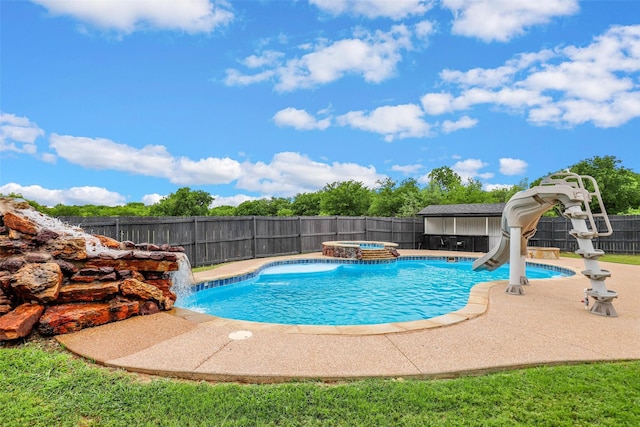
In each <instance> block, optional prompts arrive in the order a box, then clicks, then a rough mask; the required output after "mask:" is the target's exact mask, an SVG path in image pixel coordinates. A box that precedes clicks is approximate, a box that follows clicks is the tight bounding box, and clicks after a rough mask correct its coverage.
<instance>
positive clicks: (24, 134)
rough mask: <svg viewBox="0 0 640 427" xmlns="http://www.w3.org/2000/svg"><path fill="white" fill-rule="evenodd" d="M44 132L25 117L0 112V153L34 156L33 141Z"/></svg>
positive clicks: (35, 147)
mask: <svg viewBox="0 0 640 427" xmlns="http://www.w3.org/2000/svg"><path fill="white" fill-rule="evenodd" d="M43 135H44V131H43V130H42V129H40V128H39V127H38V125H37V124H35V123H33V122H32V121H30V120H29V119H27V118H26V117H18V116H16V115H15V114H8V113H1V112H0V152H2V151H15V152H17V153H27V154H35V153H36V151H37V146H36V145H35V141H36V139H37V138H38V137H40V136H43Z"/></svg>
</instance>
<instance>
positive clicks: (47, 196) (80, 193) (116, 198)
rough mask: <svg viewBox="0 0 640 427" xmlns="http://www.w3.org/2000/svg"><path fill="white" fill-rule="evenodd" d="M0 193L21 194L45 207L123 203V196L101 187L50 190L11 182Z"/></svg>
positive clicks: (0, 189)
mask: <svg viewBox="0 0 640 427" xmlns="http://www.w3.org/2000/svg"><path fill="white" fill-rule="evenodd" d="M0 193H2V194H9V193H15V194H21V195H22V197H24V198H25V199H29V200H35V201H37V202H38V203H40V204H41V205H45V206H55V205H57V204H63V205H86V204H93V205H104V206H117V205H123V204H124V203H125V197H124V196H122V195H121V194H118V193H115V192H113V191H109V190H107V189H106V188H102V187H89V186H84V187H71V188H66V189H58V190H51V189H47V188H43V187H41V186H39V185H27V186H23V185H20V184H16V183H13V182H12V183H8V184H5V185H2V186H0Z"/></svg>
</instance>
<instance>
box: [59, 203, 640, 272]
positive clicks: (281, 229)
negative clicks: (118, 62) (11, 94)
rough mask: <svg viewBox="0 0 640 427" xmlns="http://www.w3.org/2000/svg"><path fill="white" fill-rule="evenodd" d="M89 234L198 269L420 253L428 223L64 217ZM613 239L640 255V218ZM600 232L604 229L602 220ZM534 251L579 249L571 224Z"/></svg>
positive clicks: (621, 223) (619, 221)
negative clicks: (173, 256)
mask: <svg viewBox="0 0 640 427" xmlns="http://www.w3.org/2000/svg"><path fill="white" fill-rule="evenodd" d="M60 220H62V221H63V222H66V223H69V224H71V225H76V226H79V227H81V228H82V229H83V230H84V231H86V232H87V233H92V234H102V235H104V236H108V237H111V238H114V239H116V240H120V241H124V240H130V241H132V242H136V243H153V244H156V245H161V244H164V243H168V244H170V245H179V246H183V247H184V248H185V253H186V254H187V256H188V257H189V261H190V262H191V265H193V266H194V267H199V266H204V265H213V264H219V263H222V262H227V261H238V260H243V259H252V258H264V257H269V256H278V255H291V254H301V253H309V252H317V251H320V250H322V242H324V241H328V240H375V241H385V242H394V243H398V247H399V248H400V249H416V248H419V247H420V246H419V244H420V242H421V241H422V234H423V230H424V223H423V218H374V217H339V216H334V217H315V216H313V217H258V216H239V217H207V216H204V217H201V216H198V217H60ZM609 220H610V222H611V226H612V228H613V234H612V235H611V236H608V237H599V238H596V239H594V246H595V247H596V248H599V249H602V250H603V251H604V252H605V253H613V254H638V253H640V215H625V216H610V217H609ZM597 222H598V224H599V226H598V228H599V229H600V230H604V226H603V224H602V220H601V219H598V221H597ZM537 228H538V231H537V232H536V234H535V235H534V236H533V238H532V239H531V240H530V241H529V245H530V246H541V247H556V248H560V250H561V251H563V252H573V251H575V250H577V249H578V244H577V241H576V239H575V238H574V237H573V236H571V235H570V234H569V231H570V230H571V228H572V227H571V221H570V220H569V219H566V218H557V217H543V218H540V222H539V223H538V227H537Z"/></svg>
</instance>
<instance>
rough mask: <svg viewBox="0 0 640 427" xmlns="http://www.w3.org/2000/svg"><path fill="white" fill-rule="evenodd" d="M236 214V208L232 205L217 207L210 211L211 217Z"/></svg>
mask: <svg viewBox="0 0 640 427" xmlns="http://www.w3.org/2000/svg"><path fill="white" fill-rule="evenodd" d="M235 214H236V207H235V206H230V205H223V206H216V207H215V208H211V209H209V215H210V216H234V215H235Z"/></svg>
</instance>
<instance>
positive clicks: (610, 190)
mask: <svg viewBox="0 0 640 427" xmlns="http://www.w3.org/2000/svg"><path fill="white" fill-rule="evenodd" d="M621 163H622V161H621V160H619V159H618V158H616V156H604V157H600V156H595V157H592V158H590V159H586V160H582V161H580V162H578V163H576V164H574V165H572V166H570V167H569V170H570V171H571V172H573V173H576V174H578V175H589V176H592V177H593V178H594V179H595V180H596V182H597V183H598V187H599V189H600V193H601V195H602V201H603V203H604V206H605V208H606V210H607V213H609V214H612V215H613V214H624V213H627V212H631V211H633V209H638V208H640V174H637V173H635V172H633V171H632V170H630V169H627V168H625V167H624V166H622V165H621ZM561 172H564V171H557V172H556V173H561ZM541 181H542V178H539V179H537V180H535V181H534V182H533V183H532V184H531V185H538V184H539V183H540V182H541ZM586 184H587V185H590V184H589V183H588V182H587V183H586ZM587 188H588V189H589V190H593V189H592V188H589V187H587ZM593 208H596V206H595V204H594V206H593Z"/></svg>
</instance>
